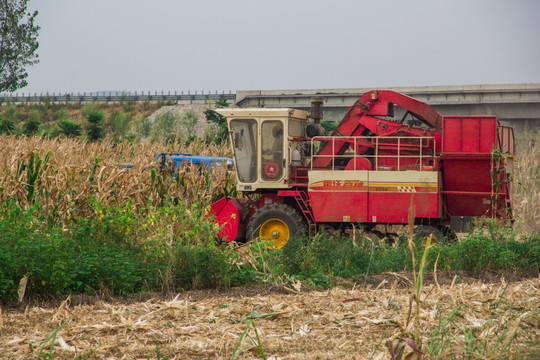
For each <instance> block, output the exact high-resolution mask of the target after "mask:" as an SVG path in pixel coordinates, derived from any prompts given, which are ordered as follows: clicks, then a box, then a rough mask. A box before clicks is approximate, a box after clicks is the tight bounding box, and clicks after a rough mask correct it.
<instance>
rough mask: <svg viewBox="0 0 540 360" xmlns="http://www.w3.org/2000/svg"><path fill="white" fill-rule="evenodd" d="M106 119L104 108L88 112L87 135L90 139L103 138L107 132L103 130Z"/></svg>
mask: <svg viewBox="0 0 540 360" xmlns="http://www.w3.org/2000/svg"><path fill="white" fill-rule="evenodd" d="M104 119H105V113H104V112H103V111H102V110H92V111H90V112H89V113H88V115H87V121H88V126H87V127H86V135H87V136H88V139H89V140H90V141H98V140H101V139H102V138H103V136H104V134H105V131H104V130H103V120H104Z"/></svg>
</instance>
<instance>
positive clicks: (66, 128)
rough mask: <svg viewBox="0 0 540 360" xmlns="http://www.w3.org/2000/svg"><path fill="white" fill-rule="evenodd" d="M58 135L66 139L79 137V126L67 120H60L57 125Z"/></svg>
mask: <svg viewBox="0 0 540 360" xmlns="http://www.w3.org/2000/svg"><path fill="white" fill-rule="evenodd" d="M58 127H59V128H60V133H62V134H64V135H65V136H67V137H75V136H79V135H81V124H77V123H76V122H73V121H69V120H61V121H60V122H59V123H58Z"/></svg>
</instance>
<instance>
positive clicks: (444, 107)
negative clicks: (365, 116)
mask: <svg viewBox="0 0 540 360" xmlns="http://www.w3.org/2000/svg"><path fill="white" fill-rule="evenodd" d="M385 89H389V90H394V91H397V92H400V93H404V94H407V95H409V96H411V97H414V98H416V99H418V100H420V101H423V102H425V103H428V104H429V105H431V106H432V107H433V108H434V109H435V110H437V111H438V112H439V113H440V114H442V115H495V116H497V117H498V118H499V120H500V121H501V123H503V124H505V125H510V126H513V127H514V131H515V132H516V135H517V136H518V137H519V136H520V135H521V134H522V133H523V132H524V131H526V130H532V129H540V84H505V85H460V86H422V87H391V88H385ZM369 90H373V88H358V89H315V90H307V89H305V90H253V91H237V92H236V105H237V106H239V107H292V108H297V109H304V110H307V109H309V108H310V98H311V97H313V96H319V97H323V98H324V108H325V113H324V116H325V119H326V120H330V121H338V120H341V118H342V117H343V115H344V114H345V113H346V112H347V108H348V107H349V106H351V105H353V104H354V102H355V101H356V100H357V99H358V98H359V97H360V95H362V94H363V93H365V92H367V91H369Z"/></svg>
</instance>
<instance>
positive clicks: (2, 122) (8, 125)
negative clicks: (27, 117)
mask: <svg viewBox="0 0 540 360" xmlns="http://www.w3.org/2000/svg"><path fill="white" fill-rule="evenodd" d="M14 131H15V124H13V121H11V120H9V119H2V118H0V135H2V134H8V135H10V134H13V132H14Z"/></svg>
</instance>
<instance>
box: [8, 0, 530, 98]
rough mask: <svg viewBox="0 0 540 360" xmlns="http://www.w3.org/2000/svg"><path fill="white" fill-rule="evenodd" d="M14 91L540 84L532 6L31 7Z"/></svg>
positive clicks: (497, 0)
mask: <svg viewBox="0 0 540 360" xmlns="http://www.w3.org/2000/svg"><path fill="white" fill-rule="evenodd" d="M29 8H30V9H36V10H38V11H39V15H38V17H37V22H38V24H39V25H40V26H41V31H40V33H39V43H40V47H39V50H38V54H39V58H40V63H39V64H38V65H35V66H33V67H31V68H29V76H28V79H27V80H28V83H29V85H28V86H27V87H26V88H24V89H20V90H19V91H18V92H19V93H22V92H27V93H28V92H32V93H33V92H38V93H39V92H46V91H48V92H50V93H52V92H56V93H58V92H85V91H86V92H90V91H100V90H119V91H122V90H124V91H152V92H153V91H169V90H171V91H175V90H177V91H182V90H183V91H188V90H191V91H192V92H193V91H195V90H197V91H201V90H204V91H205V92H206V91H208V90H212V91H214V90H218V91H221V90H225V91H229V90H232V91H236V90H252V89H265V90H271V89H308V88H360V87H373V88H381V87H392V86H422V85H463V84H509V83H539V82H540V39H539V35H540V1H538V0H452V1H450V0H440V1H439V0H424V1H417V0H407V1H405V0H371V1H360V0H356V1H354V0H326V1H322V0H287V1H285V0H271V1H266V0H228V1H218V0H214V1H212V0H207V1H204V0H190V1H185V0H30V1H29Z"/></svg>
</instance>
